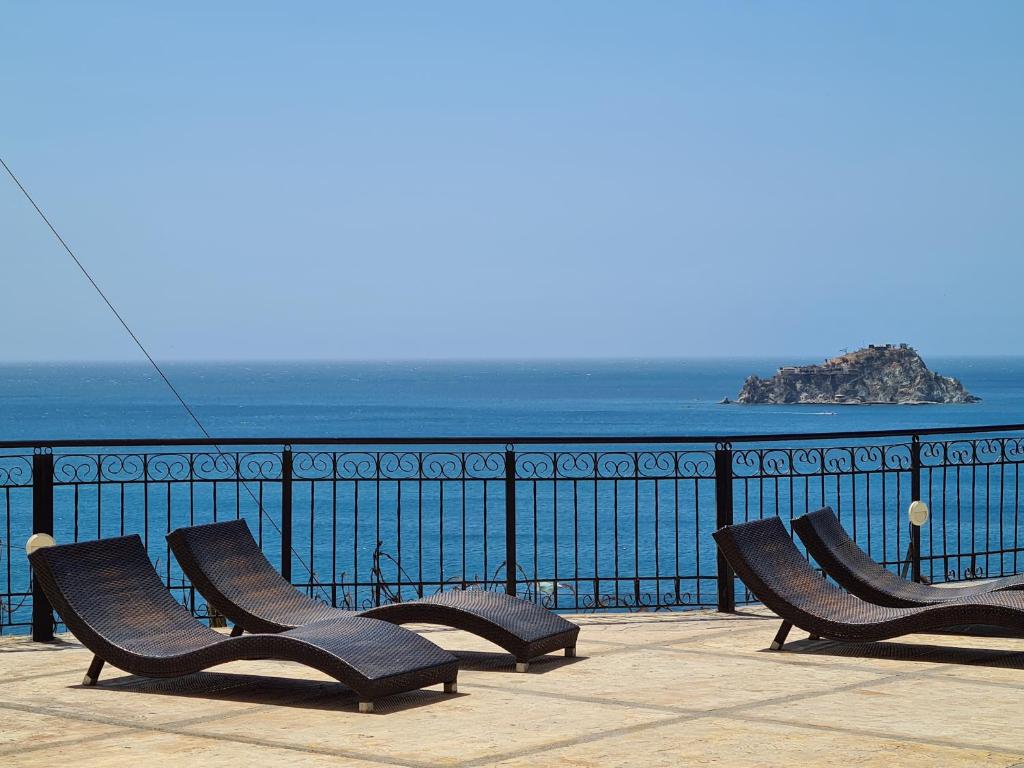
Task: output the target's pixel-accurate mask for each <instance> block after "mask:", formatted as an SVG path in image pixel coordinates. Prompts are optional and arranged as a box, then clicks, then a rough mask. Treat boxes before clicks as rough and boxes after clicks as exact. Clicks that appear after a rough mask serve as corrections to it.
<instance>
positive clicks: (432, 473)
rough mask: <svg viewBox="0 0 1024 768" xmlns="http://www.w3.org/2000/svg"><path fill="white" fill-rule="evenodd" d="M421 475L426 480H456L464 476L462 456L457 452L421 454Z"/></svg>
mask: <svg viewBox="0 0 1024 768" xmlns="http://www.w3.org/2000/svg"><path fill="white" fill-rule="evenodd" d="M422 466H423V477H424V478H425V479H428V480H458V479H459V478H461V477H464V476H465V469H464V467H463V464H462V457H461V456H460V455H459V454H457V453H428V454H425V455H424V456H423V460H422Z"/></svg>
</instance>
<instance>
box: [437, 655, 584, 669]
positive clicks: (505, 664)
mask: <svg viewBox="0 0 1024 768" xmlns="http://www.w3.org/2000/svg"><path fill="white" fill-rule="evenodd" d="M449 653H453V654H455V656H457V657H458V659H459V669H460V670H462V669H466V670H472V671H473V672H507V673H508V674H511V675H514V674H517V673H516V671H515V659H514V658H513V657H512V656H509V655H508V654H507V653H491V652H485V651H449ZM586 658H587V657H586V656H556V655H555V654H549V655H547V656H538V657H537V658H536V659H533V660H532V661H531V662H530V669H529V672H528V673H527V674H531V675H534V674H537V675H543V674H545V673H547V672H552V671H554V670H556V669H561V668H562V667H566V666H569V665H570V664H575V663H576V662H578V661H585V660H586Z"/></svg>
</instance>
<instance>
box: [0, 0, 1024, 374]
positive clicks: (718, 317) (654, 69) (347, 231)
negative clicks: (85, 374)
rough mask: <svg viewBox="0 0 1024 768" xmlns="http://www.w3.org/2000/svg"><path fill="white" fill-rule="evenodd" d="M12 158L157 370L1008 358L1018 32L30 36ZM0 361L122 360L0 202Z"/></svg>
mask: <svg viewBox="0 0 1024 768" xmlns="http://www.w3.org/2000/svg"><path fill="white" fill-rule="evenodd" d="M0 39H2V41H3V43H2V44H0V155H2V156H3V157H4V159H5V160H6V161H7V162H8V163H9V164H10V165H11V166H12V168H13V169H14V170H15V172H16V173H18V174H19V175H20V176H21V178H22V181H23V182H24V183H25V184H26V186H27V187H28V188H29V189H30V191H32V192H33V193H34V194H35V196H36V197H37V200H38V201H39V203H40V204H41V205H42V207H43V208H44V210H46V211H47V212H48V213H49V214H50V216H51V218H52V220H53V221H54V223H55V224H56V225H57V227H58V229H60V230H61V231H62V233H63V234H64V236H65V237H66V239H67V240H68V241H69V243H70V244H71V245H72V247H73V248H74V249H76V251H77V252H78V254H79V255H80V257H81V258H82V259H83V261H85V263H86V264H87V265H89V266H90V267H91V269H92V270H93V271H94V274H95V276H96V278H97V280H98V281H99V282H100V284H101V285H103V286H104V288H105V289H106V290H107V292H108V294H109V295H110V297H111V299H112V300H113V301H114V302H115V303H116V304H117V305H118V306H119V307H120V308H121V309H122V311H123V312H124V314H125V316H126V317H127V319H128V320H129V322H130V323H131V324H133V325H134V327H135V328H136V329H137V331H138V332H139V334H140V335H141V336H142V337H143V339H144V340H145V341H146V342H147V343H148V344H149V346H150V347H151V349H152V352H153V353H154V355H155V356H156V357H157V358H158V359H255V358H272V359H282V358H320V359H325V358H326V359H333V358H337V359H346V358H389V359H394V358H413V357H428V358H430V357H443V358H451V357H457V358H485V357H575V356H598V357H603V356H607V357H619V356H707V355H759V354H763V355H769V354H772V355H775V354H790V353H791V354H803V355H813V356H818V355H821V356H824V355H827V354H830V353H834V352H835V351H836V350H838V348H840V347H847V346H849V347H852V346H855V345H857V344H860V343H867V342H875V341H877V342H884V341H907V342H910V343H912V344H914V345H916V346H917V347H918V348H919V349H921V350H922V351H923V352H925V353H926V354H958V353H979V354H981V353H986V354H988V353H992V354H1000V353H1005V354H1019V353H1024V343H1022V341H1021V332H1022V331H1021V329H1022V326H1024V300H1022V294H1024V279H1022V278H1024V247H1022V246H1024V141H1022V137H1024V45H1022V43H1021V40H1022V39H1024V4H1022V3H1018V2H991V1H986V2H981V3H975V2H968V1H967V0H964V1H963V2H957V3H950V2H933V1H931V0H929V1H928V2H898V3H894V2H890V1H888V0H886V1H884V2H851V3H821V2H773V3H764V2H750V3H742V2H718V1H717V0H715V1H709V2H636V3H603V2H594V1H593V0H588V1H587V2H578V3H572V2H558V3H552V2H546V1H545V2H533V3H529V2H519V3H505V4H500V5H499V4H495V3H479V2H466V3H454V2H431V3H424V2H407V3H398V2H389V3H362V4H355V3H333V2H332V3H322V4H311V3H276V4H273V5H270V4H259V3H253V2H245V3H236V4H232V3H220V2H218V3H191V4H188V3H160V4H157V3H129V2H123V3H100V2H93V3H80V2H75V3H63V4H62V3H45V4H44V3H34V2H28V1H27V0H24V1H20V0H9V1H8V2H6V3H5V4H4V5H3V7H2V9H0ZM0 281H2V283H3V286H4V287H3V291H2V294H0V324H2V329H3V330H2V333H0V338H2V345H0V360H26V359H37V360H38V359H45V360H54V359H85V360H111V359H136V358H137V357H138V355H137V353H136V352H135V351H134V349H133V347H132V346H131V344H130V341H129V340H128V339H127V338H126V336H125V334H124V332H123V330H122V329H120V327H119V326H118V325H117V324H116V321H114V319H113V318H112V317H110V316H108V314H107V312H106V309H105V308H104V307H103V306H102V305H101V303H100V301H99V299H98V297H97V296H95V295H94V294H93V293H92V292H91V289H89V288H88V286H87V285H86V284H85V282H84V280H83V278H82V277H81V275H79V274H78V273H77V272H76V271H75V269H74V267H73V265H72V264H71V262H70V259H69V258H68V257H67V255H66V254H64V253H63V252H62V251H61V250H60V249H59V246H58V245H57V244H56V242H55V241H54V240H53V238H52V236H51V235H50V234H49V232H48V231H47V230H46V229H45V227H44V226H43V224H42V222H41V221H39V220H38V219H37V217H36V215H35V213H34V212H33V211H32V210H31V209H30V208H29V207H28V204H27V203H26V202H25V201H24V200H23V199H22V198H20V197H19V195H18V193H17V192H16V190H15V188H14V186H13V184H11V183H10V182H9V180H6V179H0Z"/></svg>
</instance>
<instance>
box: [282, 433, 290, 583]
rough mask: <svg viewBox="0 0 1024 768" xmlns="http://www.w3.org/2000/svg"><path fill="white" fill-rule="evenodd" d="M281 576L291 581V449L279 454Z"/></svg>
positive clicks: (285, 449) (287, 447)
mask: <svg viewBox="0 0 1024 768" xmlns="http://www.w3.org/2000/svg"><path fill="white" fill-rule="evenodd" d="M281 575H282V576H284V577H285V578H286V579H287V580H288V581H291V580H292V449H291V447H290V446H287V445H286V446H285V447H284V450H283V451H282V452H281Z"/></svg>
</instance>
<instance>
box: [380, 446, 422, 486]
mask: <svg viewBox="0 0 1024 768" xmlns="http://www.w3.org/2000/svg"><path fill="white" fill-rule="evenodd" d="M377 467H378V475H379V477H380V478H381V479H382V480H415V479H417V478H418V477H419V476H420V474H421V472H422V471H423V470H422V467H421V465H420V454H418V453H414V452H410V451H406V452H402V453H398V452H394V451H392V452H388V453H382V454H380V455H379V456H378V460H377Z"/></svg>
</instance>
